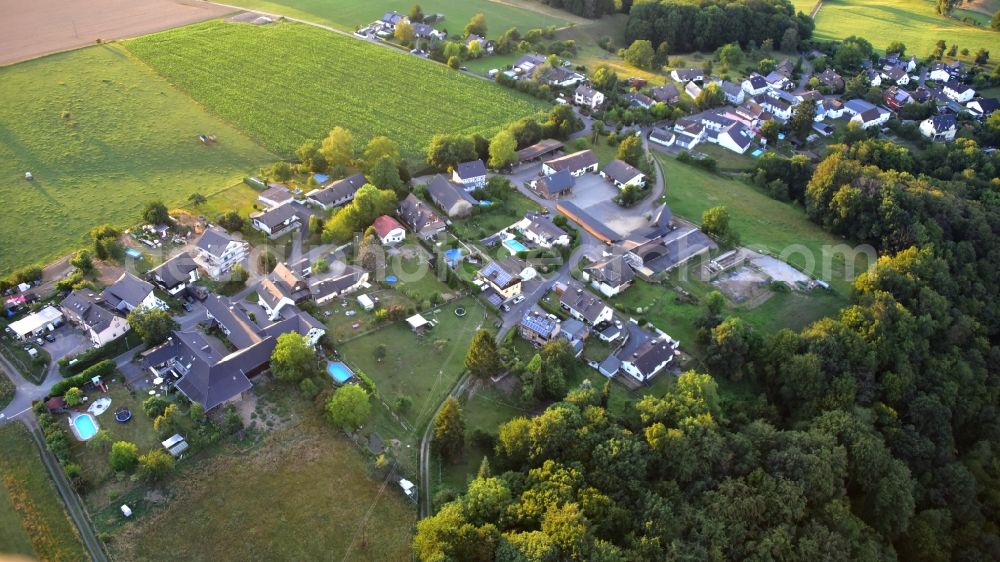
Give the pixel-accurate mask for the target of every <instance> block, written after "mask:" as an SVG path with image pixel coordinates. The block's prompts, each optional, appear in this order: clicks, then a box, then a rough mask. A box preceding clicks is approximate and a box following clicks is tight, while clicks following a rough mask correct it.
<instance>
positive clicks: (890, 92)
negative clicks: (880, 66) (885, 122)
mask: <svg viewBox="0 0 1000 562" xmlns="http://www.w3.org/2000/svg"><path fill="white" fill-rule="evenodd" d="M882 99H883V100H884V101H885V105H886V107H888V108H889V109H893V110H899V109H900V108H901V107H903V106H904V105H907V104H910V103H913V96H912V95H910V92H907V91H906V90H904V89H902V88H900V87H898V86H890V87H889V88H888V89H886V91H885V93H884V94H883V95H882Z"/></svg>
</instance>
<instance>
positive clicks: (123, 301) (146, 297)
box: [101, 272, 169, 314]
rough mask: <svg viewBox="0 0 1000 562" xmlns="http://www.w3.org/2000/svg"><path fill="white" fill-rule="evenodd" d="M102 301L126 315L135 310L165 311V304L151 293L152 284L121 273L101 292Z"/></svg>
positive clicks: (129, 274) (166, 307)
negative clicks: (156, 309)
mask: <svg viewBox="0 0 1000 562" xmlns="http://www.w3.org/2000/svg"><path fill="white" fill-rule="evenodd" d="M101 296H103V297H104V301H105V302H106V303H108V305H109V306H111V307H112V308H114V309H116V310H119V311H121V312H122V313H124V314H128V313H129V312H132V311H133V310H135V309H137V308H138V309H140V310H152V309H154V308H158V309H160V310H167V309H168V308H169V307H168V306H167V303H165V302H163V301H162V300H160V299H159V297H157V296H156V294H155V293H154V292H153V284H152V283H150V282H148V281H143V280H142V279H139V278H138V277H136V276H135V275H132V274H131V273H128V272H125V273H122V276H121V277H119V278H118V280H117V281H115V282H114V284H112V285H111V286H110V287H108V288H106V289H104V291H102V292H101Z"/></svg>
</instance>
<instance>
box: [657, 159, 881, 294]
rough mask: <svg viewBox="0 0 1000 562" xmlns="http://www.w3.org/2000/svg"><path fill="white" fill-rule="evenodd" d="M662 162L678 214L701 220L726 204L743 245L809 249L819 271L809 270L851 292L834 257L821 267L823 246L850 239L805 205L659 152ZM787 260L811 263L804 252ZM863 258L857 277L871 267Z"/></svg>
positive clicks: (840, 290)
mask: <svg viewBox="0 0 1000 562" xmlns="http://www.w3.org/2000/svg"><path fill="white" fill-rule="evenodd" d="M660 160H661V163H662V164H663V173H664V175H665V178H666V182H667V189H666V192H667V193H666V202H667V204H669V205H670V209H671V210H672V211H673V212H674V214H675V215H679V216H681V217H684V218H686V219H688V220H690V221H692V222H694V223H696V224H700V223H701V215H702V213H703V212H704V211H706V210H707V209H710V208H712V207H715V206H717V205H722V206H724V207H726V209H727V210H728V211H729V216H730V219H731V224H732V225H733V226H734V227H735V229H736V231H737V232H738V233H739V234H740V237H741V240H742V243H743V244H744V245H746V246H749V247H751V248H753V249H756V250H758V251H760V250H764V251H766V252H768V253H771V254H772V255H775V256H778V255H780V254H781V253H782V252H783V251H785V250H788V249H790V248H799V249H801V250H805V251H808V252H809V254H810V255H811V258H812V259H814V260H815V268H814V269H815V271H813V272H812V273H811V274H812V275H813V276H814V277H819V278H822V279H824V280H826V281H828V282H830V283H831V285H832V286H833V287H834V289H835V290H836V291H837V292H838V293H840V294H845V295H846V294H847V292H848V291H849V289H850V281H851V279H848V278H847V276H846V275H845V273H847V272H846V271H845V268H844V264H843V263H840V262H838V261H837V260H836V259H833V260H832V267H831V268H830V269H831V271H830V272H829V274H827V272H824V271H822V269H823V268H822V264H823V251H822V250H823V248H824V247H826V246H836V245H840V244H846V243H847V242H846V241H844V240H842V239H840V238H838V237H836V236H834V235H832V234H830V233H828V232H826V231H825V230H823V229H822V228H821V227H820V226H819V225H816V224H814V223H812V222H810V221H809V220H808V219H807V218H806V215H805V212H804V211H803V210H802V209H801V208H799V207H796V206H795V205H792V204H791V203H783V202H781V201H777V200H775V199H772V198H770V197H768V196H767V195H765V194H764V193H762V192H760V191H757V190H756V189H755V188H753V187H751V186H749V185H747V184H745V183H742V182H738V181H736V180H732V179H728V178H725V177H721V176H718V175H715V174H710V173H708V172H705V171H703V170H700V169H698V168H694V167H692V166H688V165H686V164H682V163H680V162H678V161H676V160H675V159H673V158H670V157H666V156H661V158H660ZM788 261H789V263H791V264H792V265H795V266H796V267H798V268H800V269H801V268H805V266H806V265H807V259H806V257H805V256H803V254H802V252H801V251H797V252H794V253H790V254H789V255H788ZM863 262H864V259H863V258H862V259H859V260H858V264H857V266H856V267H855V275H856V274H857V273H860V272H861V271H863V269H862V268H863V267H866V266H867V264H866V263H863Z"/></svg>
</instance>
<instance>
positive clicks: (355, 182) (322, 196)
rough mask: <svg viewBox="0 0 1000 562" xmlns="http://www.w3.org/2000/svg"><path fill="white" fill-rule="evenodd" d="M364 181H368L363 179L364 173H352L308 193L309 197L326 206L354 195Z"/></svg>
mask: <svg viewBox="0 0 1000 562" xmlns="http://www.w3.org/2000/svg"><path fill="white" fill-rule="evenodd" d="M366 183H368V180H366V179H365V176H364V174H360V173H359V174H354V175H352V176H347V177H346V178H344V179H342V180H337V181H335V182H333V183H331V184H330V185H329V186H327V187H325V188H323V189H322V190H320V191H317V192H316V193H313V194H312V195H310V196H309V198H310V199H312V200H314V201H317V202H319V203H321V204H323V205H326V206H330V205H335V204H337V203H338V202H341V201H345V200H349V199H351V198H352V197H354V194H355V193H356V192H357V191H358V189H360V188H361V186H363V185H365V184H366Z"/></svg>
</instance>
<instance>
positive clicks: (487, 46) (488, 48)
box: [428, 26, 493, 55]
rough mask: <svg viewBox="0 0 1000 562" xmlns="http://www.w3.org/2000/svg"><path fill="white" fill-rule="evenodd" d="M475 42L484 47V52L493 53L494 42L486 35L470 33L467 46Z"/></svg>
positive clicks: (466, 41)
mask: <svg viewBox="0 0 1000 562" xmlns="http://www.w3.org/2000/svg"><path fill="white" fill-rule="evenodd" d="M428 27H430V26H428ZM473 43H479V48H480V49H482V52H483V54H486V55H492V54H493V43H492V42H491V41H488V40H487V39H486V38H485V37H480V36H479V35H476V34H475V33H470V34H469V36H468V37H466V38H465V47H466V48H469V47H471V46H472V44H473Z"/></svg>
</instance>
